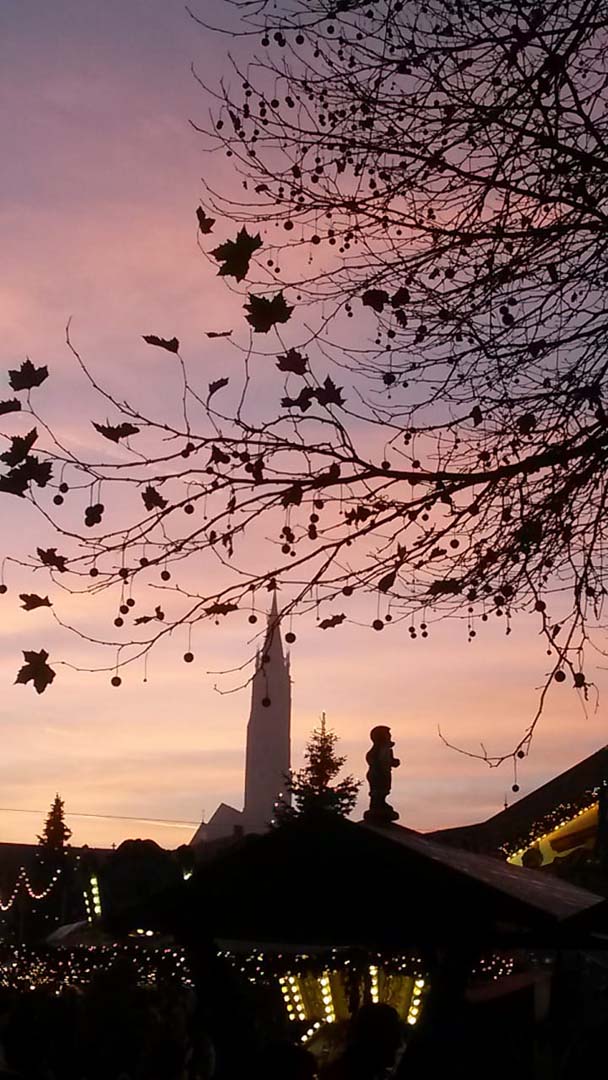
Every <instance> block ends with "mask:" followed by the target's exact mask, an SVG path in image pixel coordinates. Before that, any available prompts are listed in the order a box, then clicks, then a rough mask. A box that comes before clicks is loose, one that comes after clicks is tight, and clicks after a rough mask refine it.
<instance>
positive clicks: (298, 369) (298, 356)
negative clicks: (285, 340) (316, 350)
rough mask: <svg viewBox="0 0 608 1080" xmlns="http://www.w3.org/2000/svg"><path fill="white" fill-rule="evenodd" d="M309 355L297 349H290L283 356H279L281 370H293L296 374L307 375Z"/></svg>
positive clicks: (278, 361)
mask: <svg viewBox="0 0 608 1080" xmlns="http://www.w3.org/2000/svg"><path fill="white" fill-rule="evenodd" d="M307 361H308V357H307V356H302V353H299V352H298V350H297V349H288V350H287V352H286V353H284V354H283V356H277V367H278V369H279V371H293V373H294V375H305V374H306V364H307Z"/></svg>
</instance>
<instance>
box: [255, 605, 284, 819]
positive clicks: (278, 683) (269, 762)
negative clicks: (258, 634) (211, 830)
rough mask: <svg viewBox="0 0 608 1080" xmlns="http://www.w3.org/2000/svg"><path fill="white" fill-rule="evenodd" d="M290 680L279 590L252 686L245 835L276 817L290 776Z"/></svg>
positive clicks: (271, 610) (270, 614) (272, 608)
mask: <svg viewBox="0 0 608 1080" xmlns="http://www.w3.org/2000/svg"><path fill="white" fill-rule="evenodd" d="M290 737H291V681H290V678H289V659H288V658H287V657H286V656H285V654H284V652H283V642H282V640H281V624H280V618H279V610H278V605H277V596H276V592H274V593H273V597H272V604H271V607H270V612H269V614H268V627H267V630H266V637H265V640H264V646H263V649H262V651H261V653H260V654H258V660H257V666H256V670H255V674H254V676H253V679H252V684H251V711H250V714H249V723H248V725H247V757H246V766H245V807H244V811H243V815H244V826H245V831H246V832H263V831H264V830H265V829H267V828H268V826H269V825H270V822H271V820H272V817H273V812H274V804H275V802H276V800H277V797H278V796H279V794H281V793H283V795H285V792H284V787H285V775H286V774H287V773H288V772H289V769H290V765H291V761H290Z"/></svg>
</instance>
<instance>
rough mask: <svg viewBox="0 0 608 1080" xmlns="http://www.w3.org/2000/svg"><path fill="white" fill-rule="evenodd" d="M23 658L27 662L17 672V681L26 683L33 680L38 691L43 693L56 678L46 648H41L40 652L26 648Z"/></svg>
mask: <svg viewBox="0 0 608 1080" xmlns="http://www.w3.org/2000/svg"><path fill="white" fill-rule="evenodd" d="M23 658H24V660H25V664H24V665H23V667H22V668H20V669H19V671H18V672H17V678H16V679H15V683H23V684H24V685H25V683H28V682H33V684H34V687H35V689H36V692H37V693H38V694H42V692H43V691H44V690H46V688H47V686H50V684H51V683H52V681H53V679H54V678H55V672H54V671H53V669H52V667H49V665H48V664H47V660H48V658H49V654H48V653H47V652H46V651H45V650H44V649H41V650H40V652H32V651H31V650H25V649H24V651H23Z"/></svg>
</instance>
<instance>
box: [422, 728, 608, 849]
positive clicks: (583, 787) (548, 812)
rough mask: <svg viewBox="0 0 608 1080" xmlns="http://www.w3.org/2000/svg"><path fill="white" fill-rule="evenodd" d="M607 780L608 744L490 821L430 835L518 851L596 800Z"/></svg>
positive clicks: (458, 844) (479, 846)
mask: <svg viewBox="0 0 608 1080" xmlns="http://www.w3.org/2000/svg"><path fill="white" fill-rule="evenodd" d="M604 781H608V746H603V747H602V748H601V749H600V750H597V751H596V752H595V753H594V754H590V756H589V757H587V758H584V759H583V761H579V762H578V763H577V764H576V765H573V766H572V767H571V768H570V769H566V771H565V772H563V773H560V774H559V776H555V777H553V779H552V780H549V781H547V783H546V784H542V785H541V787H539V788H536V789H535V790H534V791H532V792H530V794H529V795H524V796H523V798H521V799H518V800H517V802H515V803H513V804H512V805H511V806H508V807H506V809H505V810H501V811H500V813H498V814H494V816H493V817H491V818H488V820H487V821H482V822H479V823H478V824H475V825H466V826H463V827H462V828H456V829H442V830H440V831H438V832H434V833H431V834H429V835H430V836H431V837H432V838H433V839H435V840H439V841H441V843H443V844H449V845H454V846H456V847H463V848H468V849H469V850H475V851H494V852H498V851H501V850H503V851H516V850H518V849H520V848H523V847H526V846H528V845H529V844H530V843H532V842H533V840H534V839H535V838H536V837H537V836H541V835H543V834H545V833H547V832H550V831H552V829H554V828H555V827H556V825H558V824H559V823H560V821H562V820H563V819H564V818H567V817H573V816H574V815H575V814H576V813H578V812H579V810H582V809H584V808H585V807H587V806H589V805H590V804H591V803H593V802H594V801H595V800H596V799H597V793H598V790H599V788H600V786H601V785H602V783H603V782H604Z"/></svg>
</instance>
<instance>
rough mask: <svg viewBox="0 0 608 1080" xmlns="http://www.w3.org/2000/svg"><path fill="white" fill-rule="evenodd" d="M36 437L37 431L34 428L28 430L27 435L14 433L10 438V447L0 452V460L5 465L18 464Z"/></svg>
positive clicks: (27, 452) (25, 455)
mask: <svg viewBox="0 0 608 1080" xmlns="http://www.w3.org/2000/svg"><path fill="white" fill-rule="evenodd" d="M37 438H38V432H37V430H36V428H32V430H31V431H28V433H27V435H23V436H22V435H15V436H14V437H13V438H12V439H11V445H10V448H9V449H8V450H5V452H4V453H3V454H0V461H4V463H5V464H6V465H18V464H19V462H20V461H23V459H24V458H26V457H27V455H28V454H29V452H30V450H31V449H32V446H33V445H34V443H35V442H36V439H37Z"/></svg>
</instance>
